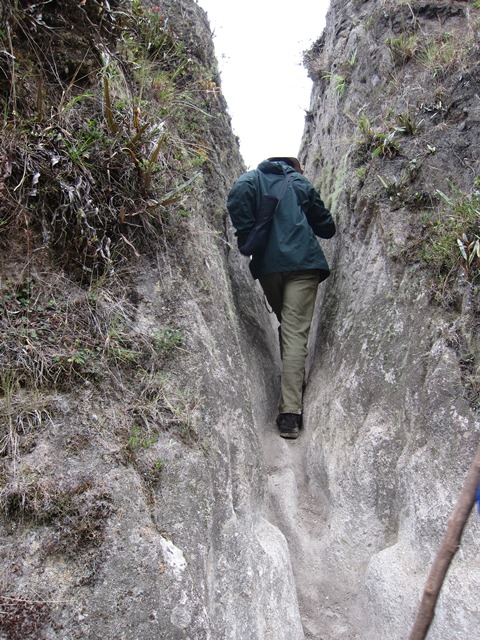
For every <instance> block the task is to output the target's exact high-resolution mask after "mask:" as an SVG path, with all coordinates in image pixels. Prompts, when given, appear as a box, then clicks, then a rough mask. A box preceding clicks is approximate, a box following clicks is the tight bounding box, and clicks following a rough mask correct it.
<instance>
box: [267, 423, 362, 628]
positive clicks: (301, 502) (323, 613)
mask: <svg viewBox="0 0 480 640" xmlns="http://www.w3.org/2000/svg"><path fill="white" fill-rule="evenodd" d="M304 415H306V417H305V424H304V426H303V428H302V430H301V432H300V436H299V437H298V439H297V440H285V439H283V438H281V437H280V436H279V435H278V431H277V429H276V426H275V416H272V418H271V421H270V422H269V423H268V424H267V425H265V428H264V430H263V432H262V435H261V440H262V446H263V454H264V460H265V465H266V469H267V473H268V495H269V519H270V521H271V522H272V523H273V524H274V525H276V526H277V527H278V528H279V529H280V531H281V532H282V533H283V534H284V535H285V537H286V539H287V542H288V547H289V550H290V557H291V562H292V568H293V574H294V577H295V582H296V588H297V597H298V601H299V609H300V615H301V619H302V624H303V629H304V634H305V638H306V639H307V640H333V639H334V638H335V639H340V640H354V639H355V638H358V636H357V634H356V633H355V632H354V630H352V628H351V627H350V625H348V623H346V621H345V620H346V616H345V611H342V602H341V601H340V598H339V599H336V601H332V595H331V594H332V585H331V584H326V568H325V566H324V561H323V558H325V556H326V552H325V551H326V550H325V549H324V543H323V541H322V539H323V536H322V532H323V530H324V527H325V526H327V525H326V513H327V509H328V503H327V498H326V495H325V494H324V493H322V492H321V491H319V489H318V485H317V486H316V483H312V482H311V481H310V479H309V474H308V449H309V443H310V441H311V439H312V438H314V437H316V436H317V435H318V431H316V430H315V429H314V428H313V425H311V424H310V423H309V420H308V411H306V412H305V414H304ZM327 591H328V595H327ZM326 619H328V625H326V624H325V620H326ZM327 627H328V629H330V630H332V629H335V635H334V636H332V635H331V631H329V635H328V636H327V635H325V634H324V631H325V629H326V628H327ZM322 629H323V632H322Z"/></svg>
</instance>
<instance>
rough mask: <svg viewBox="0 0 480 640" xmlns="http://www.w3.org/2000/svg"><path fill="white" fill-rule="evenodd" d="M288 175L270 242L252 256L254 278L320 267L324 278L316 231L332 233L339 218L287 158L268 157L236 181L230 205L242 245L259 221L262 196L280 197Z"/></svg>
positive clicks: (326, 272)
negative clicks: (336, 219)
mask: <svg viewBox="0 0 480 640" xmlns="http://www.w3.org/2000/svg"><path fill="white" fill-rule="evenodd" d="M286 174H288V175H290V181H291V182H290V185H289V186H288V188H287V190H286V192H285V194H284V196H283V198H282V199H281V201H280V204H279V205H278V208H277V210H276V212H275V215H274V218H273V222H272V227H271V230H270V235H269V239H268V244H267V247H266V249H265V251H264V253H263V254H262V255H261V256H253V257H252V260H251V262H250V271H251V272H252V276H253V277H254V278H255V279H256V278H258V277H259V276H263V275H266V274H268V273H284V272H286V271H299V270H304V269H320V280H325V278H327V277H328V276H329V274H330V270H329V268H328V264H327V261H326V259H325V256H324V254H323V251H322V249H321V247H320V244H319V243H318V240H317V239H316V237H315V236H319V237H320V238H331V237H332V236H333V235H334V234H335V223H334V222H333V219H332V216H331V215H330V212H329V211H328V209H326V208H325V206H324V204H323V202H322V200H321V198H320V194H319V193H318V191H316V189H315V188H314V186H313V185H312V184H311V183H310V182H309V181H308V180H307V179H306V178H305V177H304V176H303V175H302V174H301V173H298V172H297V171H295V169H293V168H292V167H290V166H289V165H288V164H286V163H284V162H278V161H276V162H269V161H268V160H265V161H264V162H262V163H261V164H259V165H258V167H257V169H254V170H252V171H247V173H244V174H243V175H241V176H240V178H239V179H238V180H237V182H236V183H235V184H234V185H233V187H232V189H231V191H230V193H229V195H228V202H227V207H228V212H229V214H230V218H231V220H232V223H233V226H234V227H235V228H236V230H237V236H238V240H239V244H241V243H242V241H243V239H244V238H245V237H246V236H247V235H248V233H249V232H250V230H251V229H252V228H253V226H254V224H255V213H256V212H257V211H258V208H259V206H260V201H261V197H262V195H264V194H269V195H273V196H277V197H278V196H279V195H280V194H281V191H282V184H283V181H284V176H285V175H286Z"/></svg>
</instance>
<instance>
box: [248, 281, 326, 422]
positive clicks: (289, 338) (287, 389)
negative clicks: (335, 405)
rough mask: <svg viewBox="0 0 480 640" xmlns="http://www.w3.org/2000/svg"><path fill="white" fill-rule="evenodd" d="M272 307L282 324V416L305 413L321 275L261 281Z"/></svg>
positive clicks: (280, 331) (279, 409)
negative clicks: (304, 396) (309, 348)
mask: <svg viewBox="0 0 480 640" xmlns="http://www.w3.org/2000/svg"><path fill="white" fill-rule="evenodd" d="M259 281H260V284H261V286H262V289H263V291H264V293H265V296H266V298H267V302H268V304H269V305H270V306H271V307H272V309H273V312H274V313H275V315H276V316H277V319H278V321H279V322H280V328H279V336H280V353H281V356H282V384H281V393H280V404H279V407H278V411H279V413H297V414H301V413H302V386H303V380H304V376H305V361H306V359H307V342H308V334H309V332H310V326H311V324H312V316H313V310H314V308H315V299H316V297H317V289H318V284H319V282H320V272H319V271H317V270H313V269H312V270H308V271H289V272H287V273H270V274H268V275H265V276H260V278H259Z"/></svg>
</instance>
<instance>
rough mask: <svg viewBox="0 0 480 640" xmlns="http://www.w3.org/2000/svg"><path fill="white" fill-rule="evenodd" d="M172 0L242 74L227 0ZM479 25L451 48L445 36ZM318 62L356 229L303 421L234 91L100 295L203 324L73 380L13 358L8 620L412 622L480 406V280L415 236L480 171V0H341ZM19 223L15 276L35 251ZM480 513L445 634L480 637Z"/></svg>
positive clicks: (329, 146) (255, 625)
mask: <svg viewBox="0 0 480 640" xmlns="http://www.w3.org/2000/svg"><path fill="white" fill-rule="evenodd" d="M154 6H155V7H156V6H157V5H154ZM158 7H159V8H160V9H161V10H162V11H163V12H164V14H165V16H166V18H167V19H168V21H169V24H172V25H173V26H174V28H175V29H178V30H183V31H184V37H185V42H186V43H187V45H188V50H189V51H190V52H191V55H192V59H194V60H195V62H196V63H198V62H199V61H201V63H202V65H207V66H210V67H211V75H212V77H214V78H215V80H216V82H218V81H219V80H218V78H216V77H215V74H216V71H215V61H214V59H213V48H212V38H211V34H210V30H209V26H208V22H207V20H206V17H205V14H204V12H203V11H202V10H201V9H200V8H199V7H198V5H197V4H196V3H195V2H194V1H193V0H181V2H171V1H170V0H168V1H167V0H165V1H163V2H159V3H158ZM35 19H38V16H35ZM180 27H181V29H180ZM445 34H449V35H445ZM458 34H463V36H464V41H465V43H468V50H466V51H463V48H461V51H462V52H463V53H462V55H461V57H460V58H459V57H458V56H457V57H454V59H455V64H454V65H453V68H452V67H450V66H448V65H449V64H453V63H451V62H450V61H449V58H448V55H452V54H451V51H450V50H447V48H445V49H442V47H440V45H439V44H438V42H437V40H436V38H438V37H441V40H440V43H443V44H445V46H446V45H447V44H448V43H449V42H451V41H453V42H455V43H457V45H458V43H459V35H458ZM410 36H412V39H410ZM467 36H468V37H467ZM415 38H416V39H415ZM430 38H432V39H430ZM422 42H424V43H425V42H428V43H430V44H431V48H430V49H428V51H426V50H425V49H422V48H421V43H422ZM435 42H436V43H437V49H434V47H433V44H434V43H435ZM462 46H463V45H462ZM465 46H466V45H465ZM439 49H440V50H441V51H442V53H441V56H440V59H439V60H438V59H435V55H434V54H435V51H437V53H438V50H439ZM459 50H460V48H459ZM426 53H428V55H429V57H422V55H426ZM421 54H422V55H421ZM438 55H440V54H438ZM432 57H433V62H432ZM457 63H458V64H460V63H461V69H460V68H457V67H458V64H457ZM306 64H307V67H308V69H309V72H310V73H311V75H312V78H313V79H314V89H313V93H312V104H311V109H310V111H309V113H308V114H307V118H306V128H305V135H304V139H303V142H302V148H301V159H302V162H303V163H304V164H305V167H306V175H307V176H308V177H309V178H310V179H311V180H312V181H313V182H314V183H315V184H316V185H317V186H318V188H319V190H320V192H321V193H322V196H324V198H325V200H326V201H327V204H328V205H329V206H330V207H331V209H332V212H333V214H334V216H335V218H336V221H337V224H338V234H337V236H336V237H335V238H334V239H333V240H331V241H328V242H325V243H323V244H324V249H325V251H326V252H327V253H328V256H329V261H330V263H331V266H332V271H333V272H332V276H331V278H330V279H329V280H328V281H327V282H326V283H325V284H324V285H322V287H321V294H320V297H319V301H318V308H317V313H316V316H315V326H314V330H313V332H312V341H311V343H312V344H311V347H312V348H311V357H310V359H309V377H308V386H307V390H306V395H305V426H304V430H303V432H302V433H301V436H300V437H299V439H298V440H297V441H295V442H286V441H284V440H283V439H281V438H279V437H278V435H277V433H276V429H275V425H274V418H275V412H276V402H277V396H278V382H279V354H278V345H277V340H276V329H275V324H274V322H273V321H272V318H271V316H270V315H269V314H268V312H267V310H266V308H265V305H264V303H263V298H262V295H261V291H260V289H259V287H258V284H255V283H253V281H252V280H251V277H250V274H249V272H248V266H247V261H246V259H245V258H243V257H241V256H240V255H239V253H238V251H237V250H236V247H235V238H234V236H233V233H232V229H231V226H230V224H229V222H228V220H227V217H226V209H225V202H226V197H227V193H228V190H229V188H230V186H231V185H232V184H233V182H234V180H235V179H236V177H237V176H238V175H239V174H240V173H241V172H242V171H243V170H244V165H243V163H242V160H241V157H240V155H239V151H238V144H237V141H236V140H235V138H234V136H233V135H232V131H231V127H230V121H229V118H228V113H227V107H226V105H225V103H224V101H223V98H222V97H221V95H219V94H218V93H215V95H214V96H213V97H212V98H211V100H212V102H211V103H210V105H209V108H208V112H207V120H208V122H209V126H208V134H207V140H205V141H204V142H205V148H208V162H207V163H206V164H205V165H204V166H203V168H202V172H201V176H200V177H199V178H198V179H197V180H196V181H195V182H194V183H193V184H192V187H191V191H190V192H189V195H188V198H187V200H186V206H188V210H189V212H190V215H189V217H188V219H186V220H185V221H184V224H183V226H182V227H181V230H182V234H181V236H180V237H178V238H176V241H175V244H174V245H171V244H168V243H167V242H166V240H165V238H164V237H159V246H158V251H157V252H155V253H152V254H150V253H149V254H145V253H144V254H143V255H142V256H140V257H139V258H138V260H137V261H136V262H135V264H134V265H133V268H130V269H129V271H128V274H127V275H126V276H125V279H124V281H123V283H121V286H120V287H118V286H117V287H116V288H115V289H112V290H111V291H109V292H108V291H107V292H105V291H103V293H102V296H103V297H101V299H100V300H99V303H102V304H104V305H105V307H108V308H109V309H111V308H112V307H113V308H117V307H118V308H120V307H122V308H123V312H124V315H125V317H128V319H129V325H128V332H129V338H130V340H132V341H133V342H134V343H135V340H136V341H137V343H138V345H140V344H143V342H144V341H145V340H146V337H149V336H151V335H152V333H153V332H154V331H155V330H156V329H157V328H158V327H165V326H167V327H172V326H173V327H176V328H177V329H178V331H179V332H180V333H181V335H182V336H183V341H182V343H181V344H180V345H177V344H175V342H172V344H170V345H167V346H168V348H169V349H170V354H169V355H168V354H167V355H168V357H167V356H166V357H165V358H164V360H162V361H161V362H160V364H158V362H157V365H156V366H152V367H150V368H146V369H144V370H140V369H139V368H135V367H130V368H128V367H121V366H119V367H118V370H117V369H115V371H114V373H115V375H114V376H113V377H111V378H109V379H108V380H109V381H108V382H105V380H104V381H103V382H102V380H101V379H100V380H99V381H98V382H95V380H93V381H92V380H91V379H87V378H85V379H84V380H80V381H78V383H77V385H76V388H75V389H74V390H73V391H72V390H67V389H65V388H60V387H59V388H42V389H39V390H37V392H36V393H35V394H33V395H32V393H31V392H30V391H29V390H28V389H26V388H19V389H15V390H14V391H15V393H13V392H12V390H10V392H9V393H7V390H8V389H7V384H6V382H7V379H6V377H5V376H4V377H3V378H2V384H3V391H4V394H3V397H2V399H1V402H2V404H1V409H2V412H1V418H2V441H1V442H2V445H1V451H2V467H1V476H0V478H1V488H0V498H1V505H2V509H3V510H2V517H1V520H0V536H1V542H2V544H1V586H2V593H1V599H0V606H1V616H0V637H1V638H4V639H5V640H7V639H8V640H16V639H19V638H22V640H23V639H30V638H32V639H33V638H35V639H41V638H44V639H48V640H49V639H60V638H61V639H62V640H66V639H72V640H73V639H74V638H82V639H85V638H86V639H91V640H97V639H98V638H99V637H103V638H106V639H110V638H111V639H112V640H113V639H114V638H115V639H118V638H122V639H124V640H138V639H142V640H149V639H152V640H153V639H154V638H155V639H157V638H162V639H165V640H174V639H175V640H179V639H187V638H189V639H191V640H193V639H195V640H197V639H207V638H211V639H214V638H215V639H217V638H222V639H232V640H233V639H235V640H245V639H246V638H248V639H249V640H250V639H252V640H253V639H258V640H268V639H271V640H282V639H284V640H292V639H298V640H300V639H301V638H311V639H315V640H320V639H321V638H325V639H326V638H328V639H329V640H330V639H332V640H333V639H334V638H335V639H339V640H342V639H343V640H346V639H347V638H348V639H350V640H353V639H357V640H367V639H368V640H371V638H375V639H376V640H383V639H385V640H386V639H388V640H393V639H395V640H397V639H398V640H401V639H403V638H406V637H407V634H408V629H409V627H410V626H411V623H412V622H413V617H414V613H415V610H416V607H417V603H418V599H419V595H420V592H421V589H422V587H423V584H424V581H425V577H426V574H427V572H428V568H429V566H430V563H431V561H432V558H433V555H434V553H435V551H436V548H437V546H438V543H439V540H440V538H441V536H442V534H443V532H444V530H445V526H446V521H447V518H448V516H449V514H450V512H451V510H452V508H453V505H454V503H455V499H456V496H457V494H458V491H459V489H460V487H461V486H462V482H463V479H464V476H465V471H466V469H467V468H468V466H469V464H470V462H471V459H472V457H473V453H474V450H475V448H476V445H477V442H478V434H479V430H480V425H479V423H478V415H477V414H476V413H475V407H476V404H475V403H476V402H477V401H478V395H476V387H475V375H478V373H477V374H476V373H475V372H476V371H477V372H478V369H475V367H476V366H478V364H477V363H478V361H477V360H476V359H475V358H476V357H477V355H478V333H477V331H478V317H479V316H478V291H477V289H476V288H475V285H474V284H472V280H471V278H470V276H471V273H470V274H466V273H465V270H463V271H462V269H461V268H459V269H458V270H457V271H458V276H457V277H456V278H455V279H454V281H453V282H451V281H450V280H449V281H448V283H447V281H443V284H444V286H443V289H442V287H439V286H438V282H437V281H436V280H435V278H434V277H433V276H434V274H433V273H432V272H431V270H429V267H428V264H426V263H425V261H424V259H423V258H422V257H421V255H423V254H419V252H418V250H417V249H418V244H419V242H420V240H421V241H422V242H424V236H425V234H426V232H427V231H428V229H427V226H426V224H427V223H426V222H424V215H425V211H426V212H427V213H428V212H430V213H431V212H432V211H434V210H435V211H436V209H435V208H439V206H440V205H441V204H442V202H446V201H445V200H444V199H442V197H441V196H440V195H439V194H438V191H441V192H442V193H443V195H444V196H445V197H446V198H447V199H448V200H450V201H453V198H454V197H455V192H453V191H452V190H450V191H449V188H448V181H451V182H454V184H455V188H456V189H458V190H462V192H465V193H473V191H472V189H473V188H474V186H475V184H476V186H477V187H478V184H477V183H475V178H476V176H477V175H478V157H477V156H478V154H477V153H476V151H475V149H477V148H478V114H479V110H478V109H479V107H478V96H477V95H476V94H477V92H478V86H477V85H478V9H475V8H474V6H473V5H472V4H471V3H466V2H449V3H443V2H437V3H432V2H430V3H429V2H410V3H403V2H402V3H398V2H395V3H394V2H388V1H380V0H369V1H366V2H359V1H346V0H342V1H340V0H339V1H336V2H335V1H334V2H332V5H331V8H330V12H329V14H328V19H327V28H326V30H325V33H324V35H323V36H322V37H321V38H320V39H319V41H318V42H317V43H316V44H315V45H314V47H313V48H312V50H311V51H310V52H309V53H308V54H307V55H306ZM432 65H433V66H432ZM209 86H210V85H209ZM204 109H205V108H204ZM399 115H400V116H403V119H402V118H401V119H400V120H399V119H398V116H399ZM402 127H403V130H400V129H401V128H402ZM396 129H398V130H396ZM407 129H408V130H409V131H411V132H410V133H407ZM392 132H393V133H392ZM389 134H392V135H390V136H389ZM2 166H3V165H2ZM407 178H408V180H407ZM177 233H178V231H177ZM427 235H428V234H427ZM6 246H7V245H6V243H4V244H2V258H3V260H2V277H5V278H11V277H13V274H14V273H15V272H16V271H18V270H19V266H18V265H19V261H20V257H21V255H22V251H21V250H18V251H14V250H12V249H6V248H5V247H6ZM422 246H423V245H422ZM17 248H18V247H17ZM472 264H474V263H473V261H472ZM34 266H35V267H36V268H37V270H38V269H39V265H38V264H36V263H35V262H34ZM40 267H41V270H39V271H37V272H36V273H34V276H35V277H36V278H37V279H38V280H39V281H40V280H42V279H43V280H47V279H48V280H49V281H51V282H53V281H55V282H56V281H57V280H58V282H59V283H63V286H64V287H67V286H68V287H71V289H72V291H71V295H70V300H71V301H72V302H71V303H72V304H77V303H78V302H79V300H80V299H81V295H82V292H81V291H79V290H78V289H75V288H74V287H73V284H72V283H70V282H68V281H67V279H66V277H65V275H64V274H63V273H61V272H59V271H56V270H55V269H54V268H53V266H52V265H51V264H47V263H46V262H44V263H42V264H41V265H40ZM447 284H448V286H447ZM96 295H99V294H96ZM164 348H165V345H164ZM477 380H478V378H477ZM477 408H478V407H477ZM478 529H479V523H478V518H476V517H474V516H472V518H471V520H470V522H469V525H468V527H467V530H466V532H465V535H464V538H463V541H462V549H461V553H458V554H457V557H456V558H455V562H454V565H453V567H452V569H451V571H450V573H449V575H448V580H447V583H446V584H445V587H444V590H443V592H442V597H441V600H440V603H439V606H438V610H437V616H436V619H435V623H434V626H433V628H432V631H431V638H432V639H440V638H442V639H443V640H444V639H445V638H448V639H449V640H457V639H458V640H460V639H462V640H466V639H467V638H468V639H470V638H474V637H476V633H477V629H478V626H479V614H478V610H477V607H476V599H475V594H476V592H477V587H478V582H479V576H480V574H479V572H478V566H476V564H475V562H476V560H478V551H477V548H476V545H475V542H476V541H477V542H478Z"/></svg>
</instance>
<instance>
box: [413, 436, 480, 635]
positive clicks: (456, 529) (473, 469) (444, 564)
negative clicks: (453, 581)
mask: <svg viewBox="0 0 480 640" xmlns="http://www.w3.org/2000/svg"><path fill="white" fill-rule="evenodd" d="M479 482H480V445H479V447H478V449H477V453H476V454H475V458H474V460H473V463H472V464H471V466H470V469H469V470H468V473H467V478H466V480H465V484H464V486H463V489H462V491H461V493H460V496H459V497H458V500H457V504H456V506H455V509H454V511H453V513H452V515H451V516H450V518H449V520H448V523H447V531H446V533H445V536H444V538H443V540H442V543H441V545H440V548H439V550H438V552H437V555H436V557H435V559H434V561H433V564H432V567H431V569H430V573H429V576H428V578H427V582H426V584H425V588H424V591H423V597H422V600H421V602H420V607H419V609H418V613H417V617H416V619H415V623H414V625H413V629H412V631H411V633H410V636H409V640H424V638H426V636H427V633H428V629H429V628H430V625H431V623H432V620H433V616H434V614H435V605H436V603H437V599H438V596H439V594H440V589H441V588H442V585H443V582H444V580H445V576H446V574H447V571H448V569H449V566H450V563H451V561H452V559H453V556H454V555H455V553H456V552H457V549H458V548H459V546H460V539H461V537H462V533H463V529H464V528H465V525H466V523H467V520H468V516H469V515H470V512H471V510H472V509H473V506H474V505H475V499H476V495H477V490H478V486H479Z"/></svg>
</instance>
